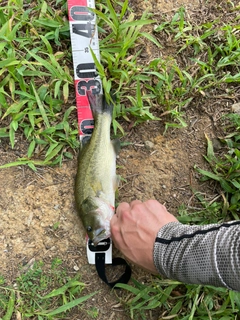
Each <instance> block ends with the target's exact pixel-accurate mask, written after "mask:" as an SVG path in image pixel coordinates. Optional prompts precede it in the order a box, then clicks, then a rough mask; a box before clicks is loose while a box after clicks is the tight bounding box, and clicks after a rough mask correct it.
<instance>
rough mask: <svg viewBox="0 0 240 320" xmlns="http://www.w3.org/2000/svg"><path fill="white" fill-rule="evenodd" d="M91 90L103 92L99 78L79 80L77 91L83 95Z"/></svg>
mask: <svg viewBox="0 0 240 320" xmlns="http://www.w3.org/2000/svg"><path fill="white" fill-rule="evenodd" d="M89 90H91V91H92V93H93V94H98V93H100V92H101V83H100V81H98V80H89V81H85V80H81V81H79V82H78V85H77V91H78V93H79V94H80V95H81V96H85V95H86V91H89Z"/></svg>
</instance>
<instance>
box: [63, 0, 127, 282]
mask: <svg viewBox="0 0 240 320" xmlns="http://www.w3.org/2000/svg"><path fill="white" fill-rule="evenodd" d="M89 8H95V1H94V0H68V16H69V25H70V35H71V44H72V56H73V68H74V83H75V92H76V107H77V115H78V128H79V137H80V140H83V139H84V137H85V136H89V135H91V133H92V130H93V126H94V120H93V116H92V111H91V108H90V104H89V101H88V98H87V91H89V90H91V91H92V93H93V94H98V93H102V91H103V90H102V83H101V79H100V77H99V75H98V73H97V70H96V66H95V63H94V60H93V57H92V53H91V51H90V47H91V49H92V50H93V52H94V53H95V55H96V57H97V58H98V60H100V53H99V40H98V30H97V24H96V15H95V14H94V13H93V12H92V11H91V10H89ZM87 257H88V262H89V263H90V264H95V265H96V269H97V272H98V275H99V277H100V278H101V279H102V280H103V281H104V282H106V283H107V284H108V285H109V286H110V287H113V286H114V285H115V284H116V283H119V282H122V283H127V282H128V281H129V279H130V277H131V269H130V267H129V265H128V264H127V263H126V261H125V260H123V259H121V258H114V259H112V240H111V239H106V240H104V241H102V242H100V243H99V244H98V245H97V246H96V247H94V246H93V245H92V244H91V242H90V241H89V240H88V241H87ZM105 264H112V265H113V266H115V265H125V266H126V268H125V272H124V274H123V275H122V276H121V277H120V279H119V280H117V281H114V282H110V283H109V282H108V280H107V278H106V275H105Z"/></svg>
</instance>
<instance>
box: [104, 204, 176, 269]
mask: <svg viewBox="0 0 240 320" xmlns="http://www.w3.org/2000/svg"><path fill="white" fill-rule="evenodd" d="M173 221H177V219H176V218H175V217H174V216H173V215H172V214H170V213H169V212H168V211H167V209H166V208H165V206H163V205H162V204H160V203H159V202H158V201H156V200H148V201H146V202H141V201H139V200H135V201H132V202H131V203H130V204H128V203H126V202H123V203H121V204H120V205H119V206H118V208H117V211H116V214H115V215H114V216H113V217H112V219H111V222H110V225H111V235H112V239H113V242H114V244H115V246H116V248H118V249H119V250H120V251H121V252H122V253H123V254H124V256H125V257H126V258H128V259H129V260H131V261H132V262H134V263H136V264H137V265H139V266H141V267H142V268H144V269H147V270H148V271H150V272H152V273H157V269H156V268H155V265H154V262H153V248H154V243H155V239H156V236H157V233H158V231H159V230H160V228H161V227H163V226H164V225H165V224H167V223H169V222H173Z"/></svg>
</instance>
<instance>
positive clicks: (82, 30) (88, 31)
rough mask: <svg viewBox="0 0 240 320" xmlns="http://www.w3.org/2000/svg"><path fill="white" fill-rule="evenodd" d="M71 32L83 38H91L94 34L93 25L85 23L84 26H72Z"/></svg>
mask: <svg viewBox="0 0 240 320" xmlns="http://www.w3.org/2000/svg"><path fill="white" fill-rule="evenodd" d="M72 32H73V33H75V34H78V35H79V36H82V37H85V38H92V37H93V36H94V33H95V24H91V22H87V23H85V24H73V25H72Z"/></svg>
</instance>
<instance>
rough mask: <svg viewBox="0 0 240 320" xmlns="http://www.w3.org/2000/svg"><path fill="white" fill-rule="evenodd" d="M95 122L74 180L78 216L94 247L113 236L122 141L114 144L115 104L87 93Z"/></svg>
mask: <svg viewBox="0 0 240 320" xmlns="http://www.w3.org/2000/svg"><path fill="white" fill-rule="evenodd" d="M87 96H88V100H89V104H90V108H91V110H92V114H93V118H94V129H93V132H92V135H91V138H90V139H88V140H83V141H84V142H82V145H81V147H80V152H79V156H78V165H77V175H76V180H75V188H74V195H75V203H76V209H77V212H78V215H79V217H80V219H81V221H82V224H83V226H84V228H85V230H86V232H87V235H88V237H89V239H90V240H92V242H93V244H94V246H96V245H97V244H98V243H99V242H101V241H102V240H104V239H107V238H109V237H110V236H111V231H110V220H111V218H112V216H113V215H114V210H115V209H114V208H115V191H116V189H117V187H118V182H119V178H118V176H117V174H116V157H117V154H118V152H119V149H120V142H119V140H113V141H111V138H110V129H111V123H112V110H113V106H112V104H108V103H107V102H106V100H105V97H104V95H103V94H93V93H90V92H87Z"/></svg>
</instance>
